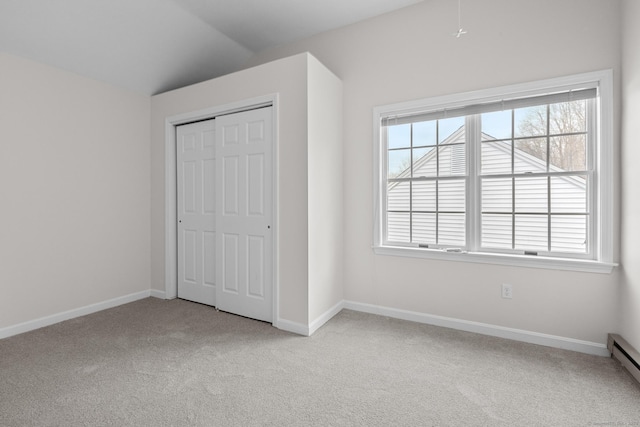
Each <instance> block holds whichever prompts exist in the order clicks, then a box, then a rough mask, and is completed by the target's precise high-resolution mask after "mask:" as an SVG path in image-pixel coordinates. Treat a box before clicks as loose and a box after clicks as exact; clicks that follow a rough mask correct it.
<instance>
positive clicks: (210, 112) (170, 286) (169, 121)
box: [164, 94, 280, 327]
mask: <svg viewBox="0 0 640 427" xmlns="http://www.w3.org/2000/svg"><path fill="white" fill-rule="evenodd" d="M268 105H271V106H272V107H273V127H272V129H273V144H272V156H273V168H272V175H273V177H272V178H273V180H272V183H273V203H272V206H273V216H272V218H273V226H274V230H273V248H272V250H273V269H272V271H273V277H272V283H273V321H272V324H273V325H274V326H276V327H277V320H278V318H279V317H280V316H279V313H280V311H279V310H278V305H279V304H278V300H279V298H278V296H279V283H280V282H279V280H278V277H279V274H278V230H279V217H278V188H279V182H278V173H277V171H278V94H271V95H264V96H259V97H256V98H251V99H246V100H242V101H238V102H233V103H229V104H224V105H220V106H215V107H210V108H206V109H203V110H198V111H193V112H189V113H184V114H179V115H175V116H171V117H167V118H166V119H165V126H164V128H165V138H164V140H165V143H164V148H165V151H164V158H165V163H164V178H165V181H164V182H165V185H164V199H165V214H164V228H165V233H164V236H165V256H164V259H165V274H164V277H165V298H166V299H173V298H176V297H177V296H178V260H177V259H178V241H177V226H176V221H177V216H176V206H177V183H176V173H177V169H176V129H175V128H176V126H178V125H182V124H186V123H191V122H196V121H199V120H207V119H213V118H215V116H219V115H222V114H230V113H236V112H239V111H244V110H250V109H253V108H259V107H265V106H268Z"/></svg>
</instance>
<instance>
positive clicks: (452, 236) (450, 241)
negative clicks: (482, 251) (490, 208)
mask: <svg viewBox="0 0 640 427" xmlns="http://www.w3.org/2000/svg"><path fill="white" fill-rule="evenodd" d="M464 221H465V215H464V214H439V215H438V243H439V244H441V245H456V246H464V245H465V224H464Z"/></svg>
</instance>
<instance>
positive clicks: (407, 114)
mask: <svg viewBox="0 0 640 427" xmlns="http://www.w3.org/2000/svg"><path fill="white" fill-rule="evenodd" d="M594 89H595V91H596V92H595V93H596V97H595V98H593V99H594V102H593V108H592V109H590V110H589V111H590V112H591V113H592V114H591V116H593V117H594V118H595V120H591V121H590V125H589V129H588V135H591V136H593V138H588V144H589V145H588V147H589V153H590V156H589V157H590V159H591V160H589V163H593V164H591V165H590V167H589V168H587V169H588V171H586V172H588V173H589V174H591V175H588V176H593V178H592V179H589V182H590V184H589V187H590V189H589V190H588V194H586V196H585V197H586V199H587V200H590V202H589V206H588V209H587V212H586V213H587V214H588V215H590V218H591V219H590V220H589V221H588V222H590V223H591V224H589V225H588V229H587V230H586V236H587V239H586V241H588V242H589V245H588V247H587V249H588V250H587V252H586V253H584V254H582V253H580V254H578V253H569V252H560V251H552V250H551V249H549V250H547V251H546V252H541V253H540V255H539V254H538V252H535V253H532V254H527V253H526V251H524V250H517V251H516V250H515V249H504V248H502V249H500V248H483V247H482V237H481V232H480V218H481V217H482V212H481V207H482V206H481V205H482V203H481V200H480V196H481V191H480V187H479V179H480V178H481V177H482V174H481V171H479V166H478V165H479V159H480V157H481V156H480V155H479V151H477V150H478V148H477V146H478V144H479V141H481V138H480V137H479V135H480V128H479V126H480V125H479V123H480V122H479V116H478V115H479V114H481V113H482V112H483V111H493V110H491V109H492V108H499V106H500V105H502V108H507V109H509V108H510V107H509V105H511V108H513V107H514V105H515V104H517V103H519V102H520V103H522V102H524V103H526V102H530V100H531V99H534V98H535V99H537V100H538V102H540V98H538V97H540V96H547V97H549V96H551V97H553V99H556V98H557V96H559V95H561V94H567V95H568V96H569V97H571V94H572V93H578V94H579V93H580V92H581V91H582V92H584V91H588V92H589V93H590V94H592V93H593V90H594ZM613 95H614V87H613V71H612V70H602V71H594V72H588V73H583V74H576V75H570V76H564V77H558V78H552V79H547V80H540V81H535V82H529V83H521V84H516V85H510V86H502V87H496V88H490V89H483V90H477V91H472V92H465V93H458V94H451V95H444V96H436V97H430V98H425V99H419V100H412V101H407V102H400V103H396V104H390V105H383V106H378V107H375V108H374V109H373V120H372V124H373V129H372V131H373V137H374V140H373V142H374V150H373V200H374V211H373V224H374V227H373V251H374V253H375V254H377V255H384V256H401V257H411V258H428V259H438V260H447V261H459V262H473V263H485V264H500V265H507V266H518V267H529V268H542V269H554V270H567V271H581V272H591V273H604V274H609V273H611V272H612V270H613V269H614V268H615V267H616V266H617V263H616V260H615V259H614V248H615V245H616V244H617V241H616V240H617V239H616V236H615V234H614V233H613V229H614V223H615V217H616V214H617V211H618V210H619V209H618V207H617V206H616V204H615V203H614V202H615V198H614V194H615V192H614V177H615V173H614V164H615V159H614V154H615V153H614V149H613V147H614V145H615V144H614V137H615V132H614V128H615V126H614V125H615V123H614V116H613V114H614V99H613ZM576 96H580V95H576ZM585 96H586V95H585ZM589 96H591V95H589ZM596 101H597V102H596ZM505 103H506V104H507V105H506V107H505ZM509 103H511V104H509ZM522 105H525V104H522ZM451 111H458V113H459V114H461V116H460V117H466V122H465V126H466V128H467V135H475V138H469V137H468V136H467V138H466V141H467V142H466V147H467V163H468V164H467V168H468V172H467V174H466V175H460V176H459V177H460V178H463V177H466V179H467V182H466V183H465V185H466V186H467V188H466V192H465V211H464V214H465V217H466V219H465V221H466V222H465V227H466V228H465V231H466V232H465V238H464V244H463V243H462V242H460V243H458V244H457V245H453V246H451V247H448V248H447V247H442V245H440V246H438V245H432V244H430V245H429V246H428V247H427V246H426V243H427V242H425V243H424V244H420V242H419V241H411V242H404V241H403V242H399V241H390V240H389V238H388V232H387V228H386V227H387V221H386V215H387V198H388V194H387V186H388V182H401V181H402V182H411V180H412V179H414V178H411V177H409V178H407V177H396V178H394V179H393V180H391V181H389V177H388V171H387V169H388V167H389V166H388V161H387V156H388V151H389V148H388V147H387V136H386V132H387V131H386V129H387V127H388V126H387V125H388V124H397V123H400V124H402V123H411V122H412V121H422V120H436V119H435V118H434V117H441V116H442V117H447V114H448V113H449V114H451ZM545 173H549V171H547V172H545ZM549 176H550V175H549ZM422 178H424V177H419V178H415V179H422ZM429 178H430V177H429ZM447 178H448V177H447ZM456 178H458V176H456ZM425 179H426V178H425ZM407 180H409V181H407ZM407 203H408V202H407ZM411 209H412V208H410V209H409V210H411ZM401 211H402V212H405V211H406V208H402V209H401ZM549 215H551V213H549ZM538 255H539V256H538Z"/></svg>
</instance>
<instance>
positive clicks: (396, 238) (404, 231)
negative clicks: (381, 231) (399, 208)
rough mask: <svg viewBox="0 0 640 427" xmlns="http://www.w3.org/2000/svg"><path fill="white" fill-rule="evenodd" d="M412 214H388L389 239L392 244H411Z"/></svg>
mask: <svg viewBox="0 0 640 427" xmlns="http://www.w3.org/2000/svg"><path fill="white" fill-rule="evenodd" d="M409 221H410V214H408V213H395V212H389V213H387V239H388V240H389V241H391V242H401V243H409V240H410V233H409V224H410V222H409Z"/></svg>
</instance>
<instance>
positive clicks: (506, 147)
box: [481, 141, 511, 175]
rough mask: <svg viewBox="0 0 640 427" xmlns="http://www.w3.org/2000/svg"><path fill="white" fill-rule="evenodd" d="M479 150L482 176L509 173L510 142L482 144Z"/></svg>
mask: <svg viewBox="0 0 640 427" xmlns="http://www.w3.org/2000/svg"><path fill="white" fill-rule="evenodd" d="M481 150H482V162H481V163H482V164H481V168H482V173H483V174H484V175H497V174H501V173H511V141H493V142H483V143H482V148H481Z"/></svg>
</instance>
